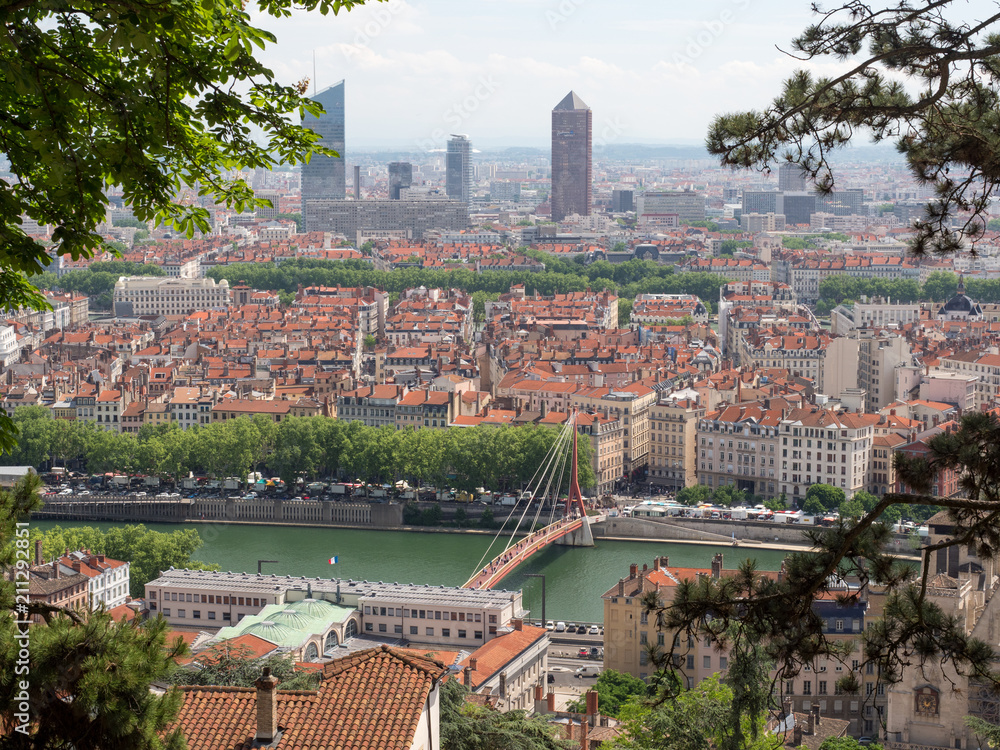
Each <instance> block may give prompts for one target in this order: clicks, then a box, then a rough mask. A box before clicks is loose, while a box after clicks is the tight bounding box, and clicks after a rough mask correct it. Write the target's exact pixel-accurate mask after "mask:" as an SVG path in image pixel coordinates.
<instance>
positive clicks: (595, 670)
mask: <svg viewBox="0 0 1000 750" xmlns="http://www.w3.org/2000/svg"><path fill="white" fill-rule="evenodd" d="M600 673H601V668H600V667H592V666H586V667H580V668H579V669H578V670H576V672H575V673H574V674H575V675H576V676H577V677H580V678H587V677H597V675H599V674H600Z"/></svg>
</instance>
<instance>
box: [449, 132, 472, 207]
mask: <svg viewBox="0 0 1000 750" xmlns="http://www.w3.org/2000/svg"><path fill="white" fill-rule="evenodd" d="M444 179H445V192H446V193H447V194H448V197H449V198H451V199H452V200H456V201H462V202H463V203H468V202H469V198H470V197H471V196H472V141H470V140H469V136H467V135H452V137H451V138H450V139H449V140H448V151H447V153H446V155H445V178H444Z"/></svg>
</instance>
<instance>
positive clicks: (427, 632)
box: [424, 628, 434, 635]
mask: <svg viewBox="0 0 1000 750" xmlns="http://www.w3.org/2000/svg"><path fill="white" fill-rule="evenodd" d="M424 635H434V628H427V629H426V630H425V631H424Z"/></svg>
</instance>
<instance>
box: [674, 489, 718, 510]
mask: <svg viewBox="0 0 1000 750" xmlns="http://www.w3.org/2000/svg"><path fill="white" fill-rule="evenodd" d="M711 499H712V490H711V489H709V488H708V487H706V486H705V485H703V484H692V485H691V486H690V487H684V488H683V489H681V490H679V491H678V492H677V502H679V503H681V504H683V505H701V504H702V503H707V502H709V501H710V500H711Z"/></svg>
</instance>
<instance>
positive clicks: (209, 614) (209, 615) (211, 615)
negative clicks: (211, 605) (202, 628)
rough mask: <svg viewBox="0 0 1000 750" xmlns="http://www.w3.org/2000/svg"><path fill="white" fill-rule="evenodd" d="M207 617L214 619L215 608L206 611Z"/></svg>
mask: <svg viewBox="0 0 1000 750" xmlns="http://www.w3.org/2000/svg"><path fill="white" fill-rule="evenodd" d="M208 619H209V620H214V619H215V610H212V611H211V612H209V613H208Z"/></svg>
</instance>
